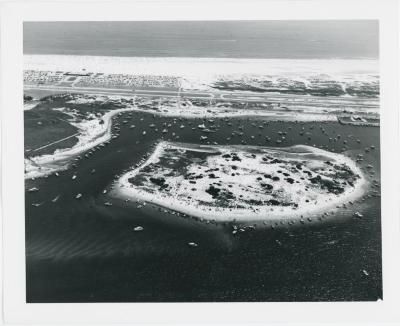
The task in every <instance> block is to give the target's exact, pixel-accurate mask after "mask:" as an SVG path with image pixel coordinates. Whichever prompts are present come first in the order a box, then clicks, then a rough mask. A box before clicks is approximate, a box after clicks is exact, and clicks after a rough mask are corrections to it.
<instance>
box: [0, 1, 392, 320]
mask: <svg viewBox="0 0 400 326" xmlns="http://www.w3.org/2000/svg"><path fill="white" fill-rule="evenodd" d="M0 9H1V29H0V31H1V61H0V63H1V66H0V68H1V70H0V71H1V75H0V78H1V79H0V80H1V84H0V85H1V89H0V91H1V92H0V101H1V102H0V104H1V109H2V112H1V113H2V116H1V117H2V150H3V151H2V176H1V179H2V196H3V198H2V205H3V211H2V213H3V243H4V248H3V251H4V266H3V277H4V281H3V291H4V296H3V298H4V302H3V309H4V314H5V321H6V322H13V323H55V322H63V323H74V322H80V323H83V322H93V323H97V324H99V323H129V322H131V323H132V322H135V323H149V322H152V323H185V324H188V323H193V322H196V323H207V322H214V323H223V322H224V323H230V324H231V323H251V322H264V323H265V322H290V323H300V322H302V323H310V322H318V323H322V322H342V323H344V322H347V323H354V322H375V323H378V322H384V321H385V322H395V321H399V322H400V309H399V295H400V259H399V257H400V254H399V248H400V225H399V182H398V180H399V173H398V172H397V169H398V167H399V155H398V154H399V148H400V144H399V138H398V135H399V131H398V122H399V116H398V110H399V105H398V104H399V101H398V96H397V94H398V89H399V88H398V76H397V71H398V69H397V68H398V57H399V51H398V46H397V44H398V37H397V20H398V10H397V1H396V0H384V1H379V0H376V1H369V0H364V1H361V0H358V1H357V0H347V1H342V0H336V1H328V0H320V1H316V0H308V1H307V0H304V1H303V0H298V1H244V0H240V1H239V0H233V1H232V0H231V1H213V2H208V1H197V2H194V1H188V0H186V1H180V2H177V1H164V2H162V1H158V2H150V1H147V2H145V1H131V2H126V1H125V2H117V1H112V2H111V1H110V2H93V1H92V2H85V3H83V2H72V1H70V2H69V3H67V2H60V1H57V3H56V2H47V3H46V2H42V3H40V2H36V1H29V2H28V1H26V2H14V3H4V4H3V5H2V7H1V8H0ZM228 19H229V20H235V19H240V20H254V19H258V20H277V19H379V21H380V68H381V98H382V100H381V108H382V111H381V112H382V116H381V150H382V152H381V164H382V193H383V196H382V223H383V230H382V232H383V277H384V289H383V295H384V300H383V301H379V302H365V303H357V302H353V303H350V302H342V303H201V304H198V303H197V304H190V303H186V304H148V303H145V304H131V303H124V304H115V303H114V304H111V303H102V304H26V303H25V257H24V248H25V246H24V234H25V233H24V177H23V129H22V126H23V105H22V89H23V88H22V87H23V85H22V21H40V20H42V21H57V20H85V21H87V20H228Z"/></svg>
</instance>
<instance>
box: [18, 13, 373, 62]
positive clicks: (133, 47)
mask: <svg viewBox="0 0 400 326" xmlns="http://www.w3.org/2000/svg"><path fill="white" fill-rule="evenodd" d="M378 38H379V30H378V21H377V20H376V21H374V20H325V21H318V20H315V21H295V20H292V21H208V22H204V21H203V22H201V21H199V22H195V21H192V22H160V21H158V22H157V21H155V22H25V23H24V54H75V55H102V56H131V57H135V56H136V57H211V58H279V59H283V58H291V59H314V58H319V59H331V58H343V59H349V58H351V59H360V58H374V59H376V58H378V48H379V46H378Z"/></svg>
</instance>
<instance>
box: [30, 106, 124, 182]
mask: <svg viewBox="0 0 400 326" xmlns="http://www.w3.org/2000/svg"><path fill="white" fill-rule="evenodd" d="M61 110H62V109H61ZM62 111H63V112H65V113H68V111H65V110H62ZM126 111H132V109H131V108H126V109H117V110H113V111H110V112H107V113H105V114H104V115H103V116H102V119H103V121H104V124H100V123H99V121H100V118H97V119H96V118H95V119H91V120H84V121H81V122H73V121H71V124H72V125H74V126H75V127H77V128H78V129H79V131H80V135H79V136H78V137H77V138H78V142H77V143H76V144H75V145H74V146H73V147H72V148H65V149H58V150H56V151H55V152H54V153H53V154H46V155H41V156H36V157H32V158H30V159H25V179H29V178H39V177H44V176H46V175H50V174H53V173H55V172H57V171H62V170H66V169H67V168H68V167H69V164H70V163H71V158H73V157H74V156H76V155H79V154H81V153H84V152H86V151H88V150H90V149H92V148H93V147H95V146H98V145H100V144H101V143H104V142H106V141H107V140H110V139H111V124H112V123H111V119H112V117H113V116H115V115H116V114H118V113H120V112H126Z"/></svg>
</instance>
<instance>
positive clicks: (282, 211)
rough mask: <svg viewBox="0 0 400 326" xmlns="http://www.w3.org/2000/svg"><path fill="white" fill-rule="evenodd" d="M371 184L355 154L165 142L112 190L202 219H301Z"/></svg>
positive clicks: (352, 196)
mask: <svg viewBox="0 0 400 326" xmlns="http://www.w3.org/2000/svg"><path fill="white" fill-rule="evenodd" d="M365 185H366V179H365V178H364V176H363V174H362V172H361V170H360V169H359V168H358V167H357V165H356V164H355V162H353V161H352V160H351V159H350V158H348V157H346V156H344V155H341V154H336V153H331V152H328V151H324V150H322V149H317V148H314V147H310V146H305V145H296V146H291V147H286V148H284V147H282V148H276V147H275V148H272V147H257V146H209V145H194V144H182V143H171V142H161V143H159V144H158V146H157V147H156V148H155V151H154V152H153V154H152V155H151V156H150V157H149V158H148V160H147V161H146V162H145V163H144V164H143V165H141V166H138V167H136V168H134V169H133V170H132V171H130V172H128V173H126V174H124V175H123V176H121V177H120V178H119V179H118V180H117V181H116V182H115V184H114V186H113V191H112V193H111V195H112V196H114V197H117V198H121V199H129V200H140V201H145V202H149V203H152V204H156V205H159V206H162V207H165V208H168V209H172V210H175V211H178V212H181V213H184V214H188V215H190V216H195V217H197V218H199V219H205V220H216V221H254V220H276V219H284V218H302V217H303V215H304V216H312V215H313V214H322V213H324V212H327V211H329V210H335V209H336V206H338V205H340V204H341V203H343V202H345V201H347V202H348V201H354V200H356V199H357V198H359V197H361V196H362V194H363V192H364V190H365Z"/></svg>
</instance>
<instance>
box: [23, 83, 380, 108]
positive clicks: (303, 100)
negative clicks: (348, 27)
mask: <svg viewBox="0 0 400 326" xmlns="http://www.w3.org/2000/svg"><path fill="white" fill-rule="evenodd" d="M24 89H25V90H43V91H46V90H47V91H52V92H54V91H59V92H67V93H84V94H98V95H121V96H132V95H136V96H147V97H160V96H161V97H170V98H182V97H189V98H191V99H205V100H210V101H212V100H217V101H227V102H268V103H275V104H278V103H279V104H280V105H282V106H285V105H296V106H302V107H311V106H312V107H315V106H325V107H330V108H346V107H347V106H350V107H352V108H357V107H358V108H364V109H368V108H371V109H374V108H378V107H379V101H378V99H371V98H357V97H340V96H311V95H299V94H281V93H267V94H266V93H262V94H258V93H254V92H253V93H250V92H247V93H246V92H236V91H235V92H225V91H224V92H222V91H188V90H181V89H179V90H162V89H149V90H143V89H121V88H100V87H98V88H96V87H75V86H70V87H68V86H43V85H42V86H36V85H25V86H24Z"/></svg>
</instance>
